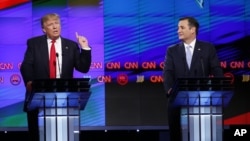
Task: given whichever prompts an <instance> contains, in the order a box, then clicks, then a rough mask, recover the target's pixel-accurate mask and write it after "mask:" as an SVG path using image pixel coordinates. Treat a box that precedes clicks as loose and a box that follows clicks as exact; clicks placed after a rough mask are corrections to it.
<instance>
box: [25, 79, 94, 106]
mask: <svg viewBox="0 0 250 141" xmlns="http://www.w3.org/2000/svg"><path fill="white" fill-rule="evenodd" d="M89 89H90V79H89V78H77V79H39V80H34V81H33V83H32V93H31V95H30V97H29V98H28V103H29V104H28V107H27V108H28V109H29V110H32V109H36V108H68V107H79V108H80V109H83V108H84V107H85V105H86V103H87V101H88V99H89V97H90V94H91V92H90V91H89Z"/></svg>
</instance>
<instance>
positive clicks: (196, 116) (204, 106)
mask: <svg viewBox="0 0 250 141" xmlns="http://www.w3.org/2000/svg"><path fill="white" fill-rule="evenodd" d="M233 88H234V87H233V84H232V78H224V77H223V78H180V79H178V80H177V81H176V83H175V85H174V87H173V94H174V96H175V97H174V101H173V104H174V105H173V106H180V108H181V115H180V116H181V130H182V141H223V127H224V125H223V108H224V107H225V106H227V104H228V103H229V101H230V100H231V98H232V96H233Z"/></svg>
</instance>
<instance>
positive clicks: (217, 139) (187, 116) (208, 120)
mask: <svg viewBox="0 0 250 141" xmlns="http://www.w3.org/2000/svg"><path fill="white" fill-rule="evenodd" d="M222 122H223V121H222V107H220V106H190V107H188V106H187V107H182V109H181V126H182V137H183V138H182V141H222V139H223V123H222Z"/></svg>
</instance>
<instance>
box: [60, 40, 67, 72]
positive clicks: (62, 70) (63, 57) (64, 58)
mask: <svg viewBox="0 0 250 141" xmlns="http://www.w3.org/2000/svg"><path fill="white" fill-rule="evenodd" d="M61 41H62V69H61V77H63V74H64V68H65V61H64V60H67V59H66V58H67V52H68V49H69V47H68V46H67V44H66V41H65V39H63V38H62V37H61Z"/></svg>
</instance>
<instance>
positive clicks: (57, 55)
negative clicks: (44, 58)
mask: <svg viewBox="0 0 250 141" xmlns="http://www.w3.org/2000/svg"><path fill="white" fill-rule="evenodd" d="M56 59H57V65H58V70H59V75H60V78H61V68H60V64H59V54H58V53H56Z"/></svg>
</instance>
